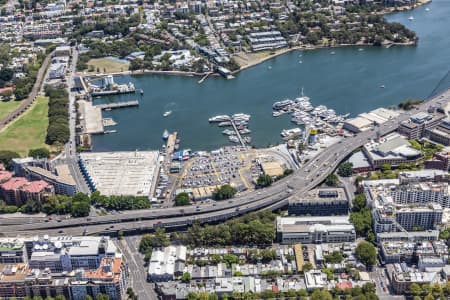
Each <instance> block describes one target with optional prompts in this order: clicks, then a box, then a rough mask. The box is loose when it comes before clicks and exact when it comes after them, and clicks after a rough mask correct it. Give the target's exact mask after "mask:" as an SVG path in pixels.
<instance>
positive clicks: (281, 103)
mask: <svg viewBox="0 0 450 300" xmlns="http://www.w3.org/2000/svg"><path fill="white" fill-rule="evenodd" d="M292 104H294V101H292V100H291V99H285V100H281V101H277V102H275V103H274V104H272V109H274V110H281V109H284V108H287V107H290V106H291V105H292Z"/></svg>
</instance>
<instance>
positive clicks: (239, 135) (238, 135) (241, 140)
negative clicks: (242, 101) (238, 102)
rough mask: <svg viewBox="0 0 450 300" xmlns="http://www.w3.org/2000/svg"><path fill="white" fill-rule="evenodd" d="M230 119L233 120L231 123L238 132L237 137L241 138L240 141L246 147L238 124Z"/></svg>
mask: <svg viewBox="0 0 450 300" xmlns="http://www.w3.org/2000/svg"><path fill="white" fill-rule="evenodd" d="M230 121H231V125H233V129H234V131H235V132H236V135H237V137H238V139H239V143H241V145H242V147H245V142H244V139H242V136H241V133H240V132H239V130H238V129H237V127H236V124H235V123H234V120H233V119H231V120H230Z"/></svg>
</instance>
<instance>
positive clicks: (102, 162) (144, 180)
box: [80, 151, 159, 197]
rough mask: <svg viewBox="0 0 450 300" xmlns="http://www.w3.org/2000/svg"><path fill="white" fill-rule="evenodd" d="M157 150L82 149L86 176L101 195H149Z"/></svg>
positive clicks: (155, 165) (155, 170) (157, 168)
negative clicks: (99, 150) (92, 150)
mask: <svg viewBox="0 0 450 300" xmlns="http://www.w3.org/2000/svg"><path fill="white" fill-rule="evenodd" d="M158 157H159V152H158V151H131V152H95V153H81V154H80V159H81V163H82V168H84V169H85V171H86V174H87V177H88V180H90V181H92V184H93V185H94V186H95V188H96V189H97V190H98V191H100V192H101V193H102V194H103V195H106V196H110V195H132V196H146V197H149V196H150V192H151V189H152V185H153V184H154V178H155V177H156V176H157V173H158V171H159V164H158Z"/></svg>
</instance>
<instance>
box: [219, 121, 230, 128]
mask: <svg viewBox="0 0 450 300" xmlns="http://www.w3.org/2000/svg"><path fill="white" fill-rule="evenodd" d="M218 126H219V127H227V126H231V122H229V121H225V122H220V123H219V125H218Z"/></svg>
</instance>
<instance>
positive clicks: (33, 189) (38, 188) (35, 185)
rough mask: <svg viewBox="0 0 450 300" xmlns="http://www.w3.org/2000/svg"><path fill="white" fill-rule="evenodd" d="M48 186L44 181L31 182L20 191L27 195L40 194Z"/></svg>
mask: <svg viewBox="0 0 450 300" xmlns="http://www.w3.org/2000/svg"><path fill="white" fill-rule="evenodd" d="M48 186H49V184H48V183H47V182H45V181H44V180H38V181H31V182H30V183H28V184H26V185H24V186H23V187H22V188H21V190H22V191H24V192H29V193H39V192H42V191H43V190H44V189H45V188H46V187H48Z"/></svg>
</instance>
